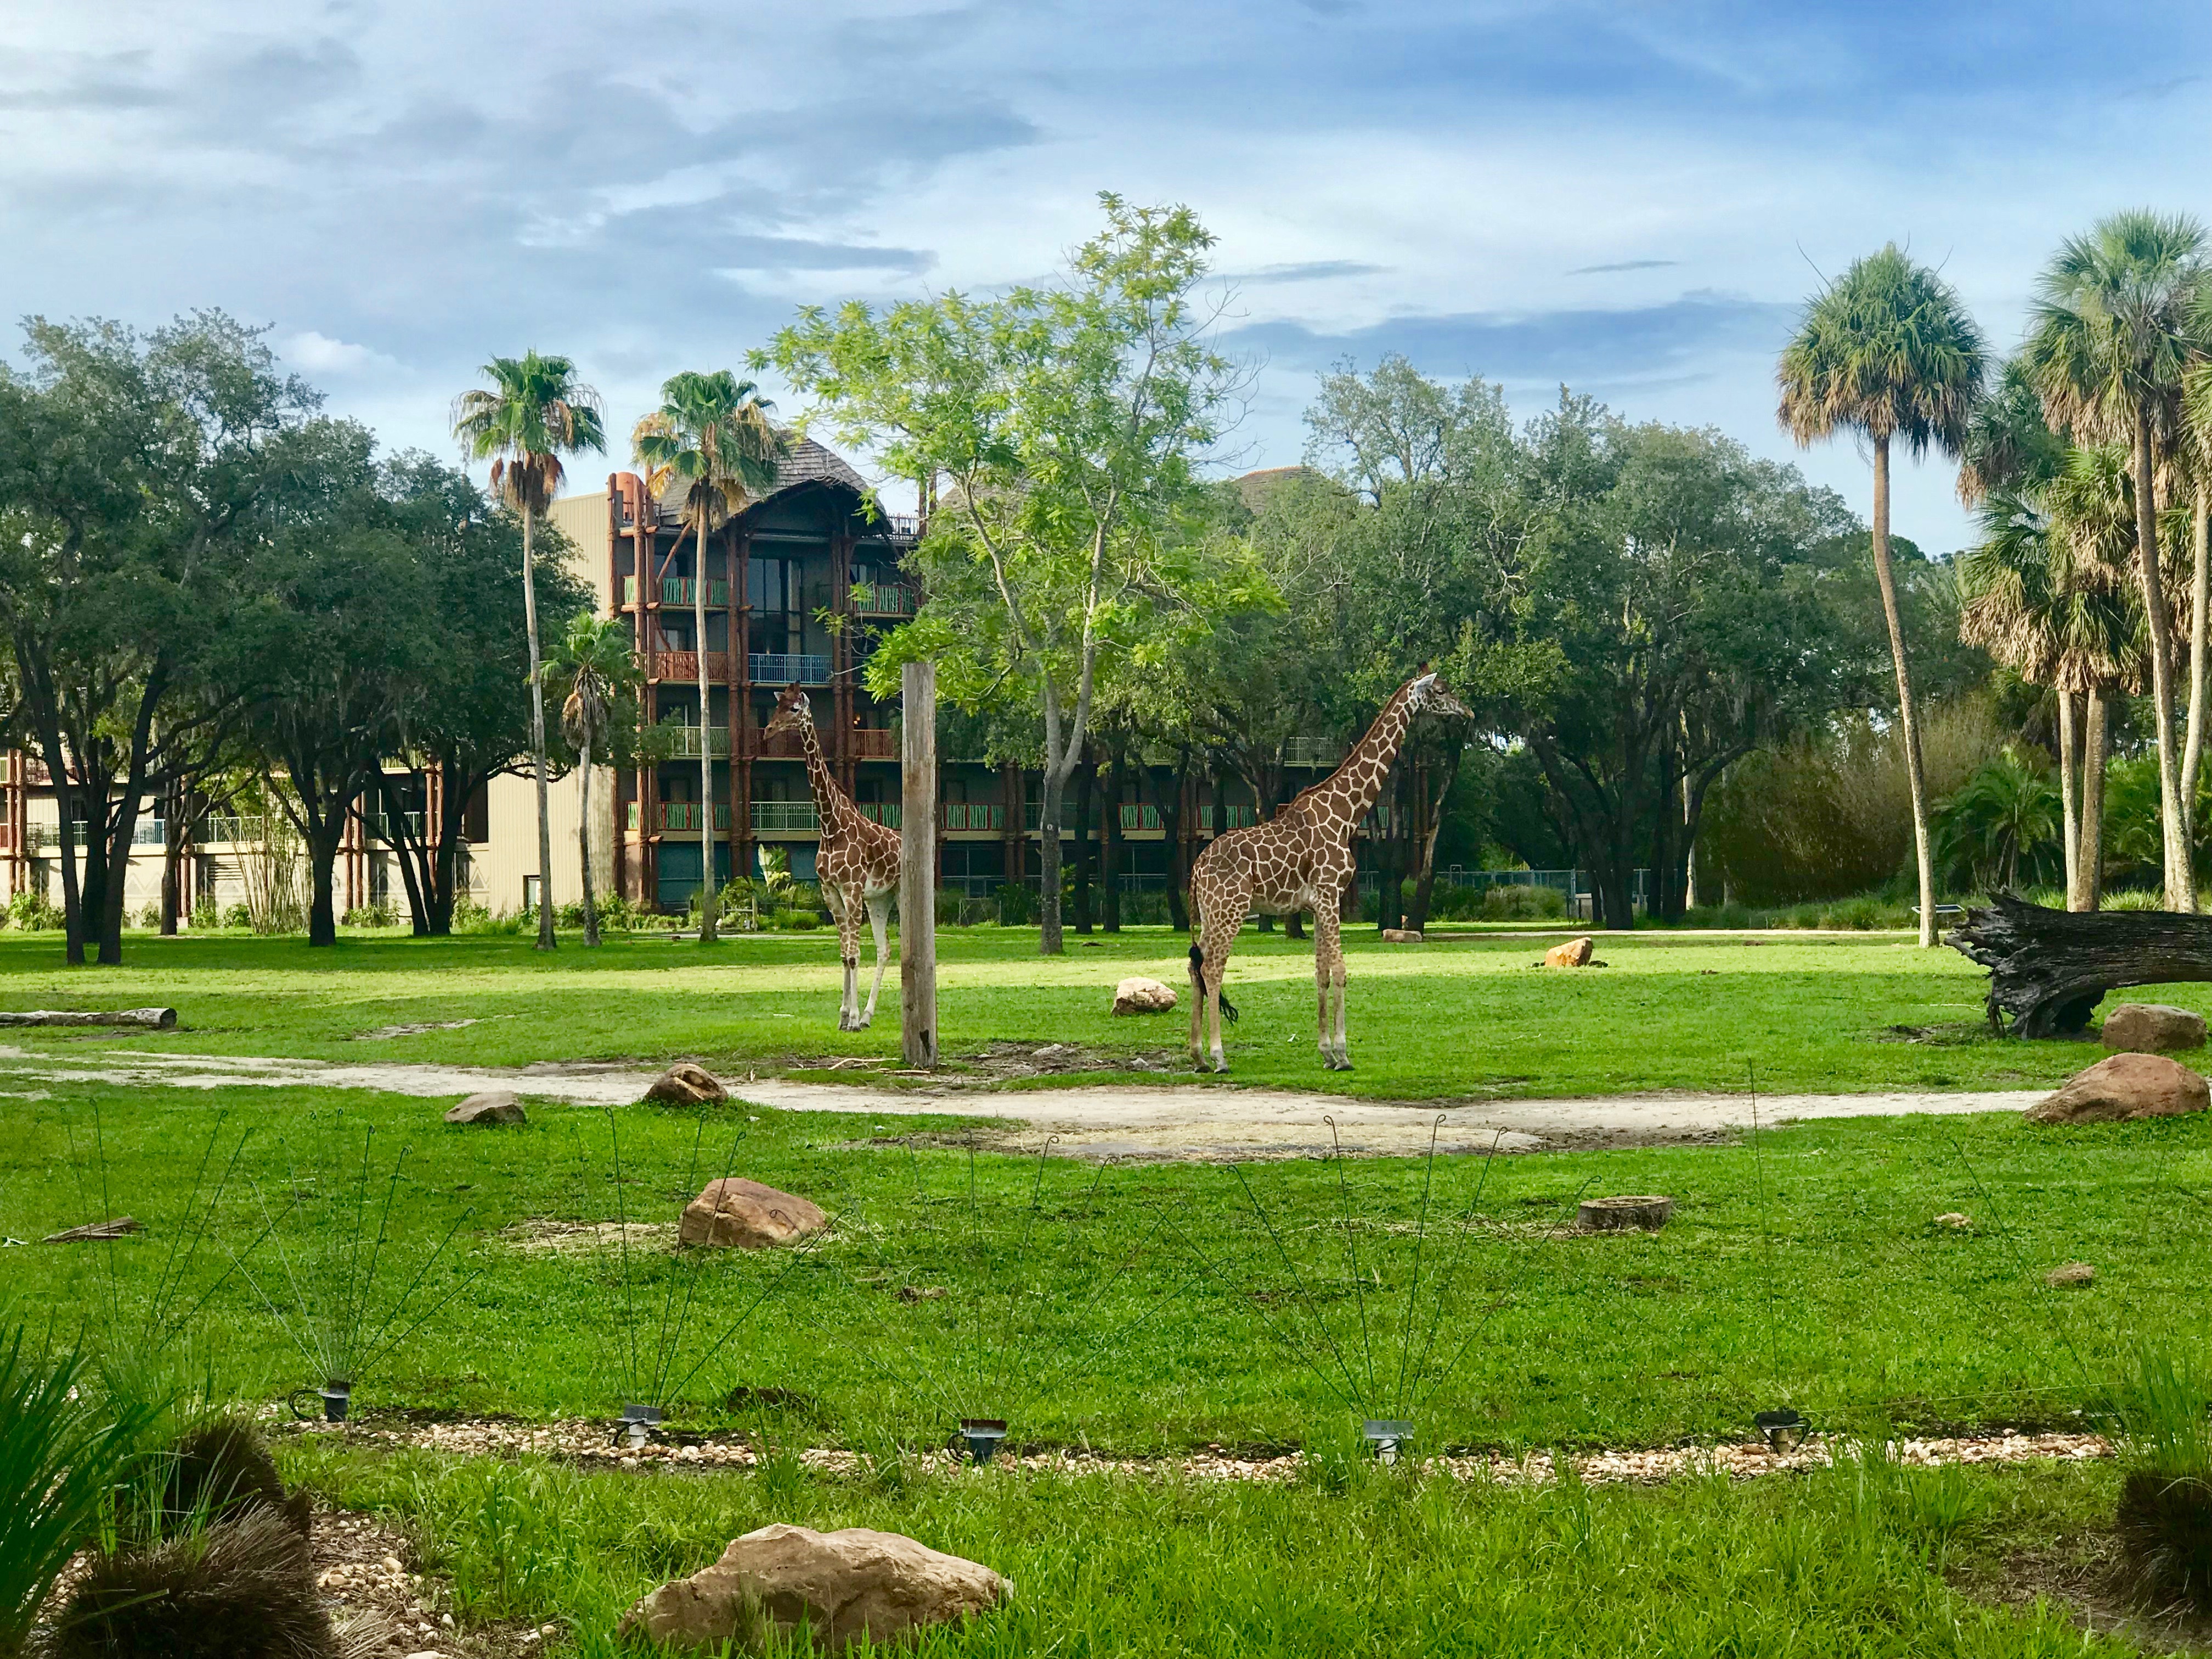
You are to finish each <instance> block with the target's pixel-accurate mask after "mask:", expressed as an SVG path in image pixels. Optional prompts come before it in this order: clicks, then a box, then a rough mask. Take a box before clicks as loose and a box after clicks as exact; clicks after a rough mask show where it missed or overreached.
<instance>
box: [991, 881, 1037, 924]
mask: <svg viewBox="0 0 2212 1659" xmlns="http://www.w3.org/2000/svg"><path fill="white" fill-rule="evenodd" d="M1036 919H1037V906H1036V894H1034V893H1032V892H1031V891H1030V890H1029V888H1028V887H1027V886H1025V885H1024V884H1022V883H1020V882H1018V881H1008V882H1001V883H1000V884H999V926H1000V927H1035V926H1036Z"/></svg>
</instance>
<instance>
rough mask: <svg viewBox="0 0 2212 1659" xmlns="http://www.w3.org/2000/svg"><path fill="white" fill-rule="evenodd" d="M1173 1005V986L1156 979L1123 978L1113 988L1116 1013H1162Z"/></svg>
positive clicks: (1174, 996) (1174, 1003)
mask: <svg viewBox="0 0 2212 1659" xmlns="http://www.w3.org/2000/svg"><path fill="white" fill-rule="evenodd" d="M1174 1006H1176V994H1175V990H1174V987H1171V986H1167V985H1163V984H1161V983H1160V981H1158V980H1156V979H1142V978H1139V979H1125V980H1123V981H1121V983H1120V984H1119V985H1117V986H1115V987H1114V1012H1115V1013H1117V1014H1164V1013H1166V1012H1168V1011H1169V1010H1170V1009H1171V1008H1173V1007H1174Z"/></svg>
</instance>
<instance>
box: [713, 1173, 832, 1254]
mask: <svg viewBox="0 0 2212 1659" xmlns="http://www.w3.org/2000/svg"><path fill="white" fill-rule="evenodd" d="M828 1225H829V1217H828V1216H826V1215H824V1214H823V1213H822V1211H821V1208H820V1206H817V1205H814V1204H811V1203H809V1202H808V1201H807V1200H805V1199H803V1198H798V1197H794V1196H793V1194H790V1193H780V1192H778V1191H776V1189H775V1188H773V1187H763V1185H761V1183H760V1182H757V1181H746V1180H744V1179H742V1178H741V1177H739V1176H723V1177H722V1179H720V1181H710V1182H708V1183H707V1190H706V1191H704V1192H703V1193H701V1194H699V1196H698V1197H696V1198H695V1199H693V1200H691V1201H690V1203H689V1204H686V1205H685V1206H684V1218H683V1220H682V1221H680V1222H678V1224H677V1227H676V1242H677V1243H678V1244H706V1245H716V1246H734V1247H735V1248H737V1249H741V1250H764V1249H768V1248H769V1246H770V1245H775V1244H791V1243H797V1242H798V1241H799V1240H800V1239H802V1238H805V1237H807V1235H808V1234H810V1233H818V1232H820V1231H822V1230H823V1228H824V1227H826V1226H828Z"/></svg>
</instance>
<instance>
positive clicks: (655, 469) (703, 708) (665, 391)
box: [630, 368, 784, 945]
mask: <svg viewBox="0 0 2212 1659" xmlns="http://www.w3.org/2000/svg"><path fill="white" fill-rule="evenodd" d="M774 407H775V405H774V404H771V403H769V401H768V400H767V399H766V398H763V397H762V396H761V395H760V392H759V390H758V388H757V387H756V386H754V385H753V383H752V382H751V381H750V380H738V378H737V377H736V376H735V375H733V374H731V373H730V371H729V370H728V369H726V368H718V369H716V370H715V371H714V373H713V374H697V373H696V372H694V371H692V370H689V369H687V370H685V371H684V373H683V374H676V375H671V376H670V378H669V379H668V380H666V381H665V382H664V383H663V384H662V386H661V388H660V407H659V409H657V410H653V413H652V414H650V415H648V416H646V417H645V418H644V419H643V420H641V421H640V422H638V423H637V428H636V430H635V431H634V432H633V433H632V434H631V435H630V445H631V447H632V448H633V450H635V453H636V456H637V460H638V464H639V465H641V466H644V467H647V468H649V469H650V471H648V473H647V477H646V488H647V490H648V491H649V492H651V493H652V494H653V495H655V496H658V495H659V494H660V492H661V491H662V489H665V487H666V486H667V485H668V484H669V483H671V481H673V482H675V483H682V484H684V485H686V486H687V488H686V489H685V490H684V525H685V526H686V527H687V528H689V529H690V530H691V531H692V532H693V533H694V534H695V535H696V537H697V538H698V549H699V551H698V556H696V558H695V559H694V560H693V561H692V576H693V580H692V583H691V601H692V615H693V617H694V618H695V622H696V628H695V635H696V636H695V638H694V640H693V645H694V647H695V654H696V656H697V658H698V663H699V881H700V893H699V940H700V943H701V944H702V945H705V944H712V943H713V942H714V750H713V746H712V745H711V744H709V743H708V741H707V726H708V718H709V711H710V708H711V707H712V704H711V702H710V693H709V689H708V674H707V536H708V532H710V531H712V530H715V529H718V528H720V526H721V525H722V524H723V523H724V522H725V521H726V520H728V518H729V517H730V515H731V514H732V513H735V512H736V511H738V508H739V507H743V506H744V503H745V502H746V501H750V500H751V499H752V498H753V497H754V496H756V495H763V494H764V493H766V492H767V491H768V490H769V489H772V488H774V487H775V477H776V465H775V464H776V458H777V457H778V456H780V455H781V453H783V450H784V440H783V435H782V434H781V433H779V432H778V431H777V430H776V429H775V426H774V425H773V424H771V423H770V422H769V410H771V409H773V408H774ZM737 597H738V596H737V595H736V594H732V595H731V598H732V599H733V600H734V599H736V598H737ZM733 643H734V641H733Z"/></svg>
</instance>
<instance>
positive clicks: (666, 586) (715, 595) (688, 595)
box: [623, 576, 730, 608]
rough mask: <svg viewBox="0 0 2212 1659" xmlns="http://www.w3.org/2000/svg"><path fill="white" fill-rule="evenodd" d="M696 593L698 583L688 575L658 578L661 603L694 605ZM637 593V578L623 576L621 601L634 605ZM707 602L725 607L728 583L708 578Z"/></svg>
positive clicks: (728, 593)
mask: <svg viewBox="0 0 2212 1659" xmlns="http://www.w3.org/2000/svg"><path fill="white" fill-rule="evenodd" d="M698 594H699V585H698V583H697V582H696V580H694V579H693V578H691V577H690V576H663V577H662V578H661V579H660V602H661V604H663V605H696V604H698V602H699V599H698ZM637 595H638V582H637V578H636V577H635V576H625V577H623V604H624V605H635V604H636V603H637ZM707 603H708V605H713V606H715V607H718V608H726V607H727V606H728V605H729V603H730V585H729V583H727V582H718V581H713V580H709V581H708V584H707Z"/></svg>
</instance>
